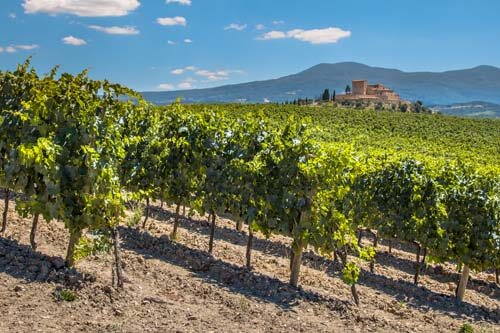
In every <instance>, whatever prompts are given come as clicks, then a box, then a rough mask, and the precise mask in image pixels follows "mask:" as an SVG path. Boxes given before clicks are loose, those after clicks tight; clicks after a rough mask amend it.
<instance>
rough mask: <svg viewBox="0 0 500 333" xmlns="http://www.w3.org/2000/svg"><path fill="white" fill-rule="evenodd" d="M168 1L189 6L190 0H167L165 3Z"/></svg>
mask: <svg viewBox="0 0 500 333" xmlns="http://www.w3.org/2000/svg"><path fill="white" fill-rule="evenodd" d="M169 3H178V4H179V5H183V6H191V0H167V4H169Z"/></svg>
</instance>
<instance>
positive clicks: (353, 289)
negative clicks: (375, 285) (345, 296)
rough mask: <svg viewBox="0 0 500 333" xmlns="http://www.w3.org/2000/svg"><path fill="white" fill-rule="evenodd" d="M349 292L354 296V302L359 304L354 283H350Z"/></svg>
mask: <svg viewBox="0 0 500 333" xmlns="http://www.w3.org/2000/svg"><path fill="white" fill-rule="evenodd" d="M351 294H352V297H353V298H354V303H356V306H359V296H358V291H357V290H356V284H355V283H353V284H352V285H351Z"/></svg>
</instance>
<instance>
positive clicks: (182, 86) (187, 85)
mask: <svg viewBox="0 0 500 333" xmlns="http://www.w3.org/2000/svg"><path fill="white" fill-rule="evenodd" d="M177 88H179V89H184V90H185V89H191V88H193V85H192V84H191V83H190V82H181V83H179V84H178V85H177Z"/></svg>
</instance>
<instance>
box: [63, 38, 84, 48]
mask: <svg viewBox="0 0 500 333" xmlns="http://www.w3.org/2000/svg"><path fill="white" fill-rule="evenodd" d="M61 40H62V42H63V43H64V44H67V45H73V46H82V45H85V44H87V42H86V41H85V40H84V39H81V38H77V37H74V36H66V37H64V38H63V39H61Z"/></svg>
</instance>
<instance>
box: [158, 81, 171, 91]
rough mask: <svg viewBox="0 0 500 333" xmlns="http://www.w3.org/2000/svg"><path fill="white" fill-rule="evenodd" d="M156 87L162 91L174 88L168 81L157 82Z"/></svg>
mask: <svg viewBox="0 0 500 333" xmlns="http://www.w3.org/2000/svg"><path fill="white" fill-rule="evenodd" d="M156 88H157V89H160V90H164V91H170V90H174V89H175V86H174V85H173V84H170V83H162V84H159V85H158V87H156Z"/></svg>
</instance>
